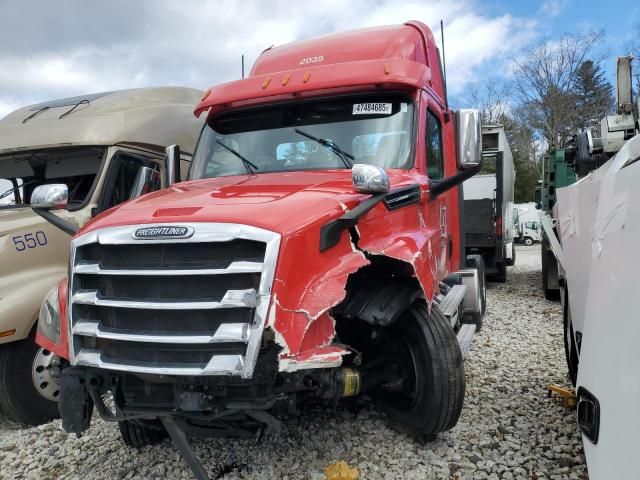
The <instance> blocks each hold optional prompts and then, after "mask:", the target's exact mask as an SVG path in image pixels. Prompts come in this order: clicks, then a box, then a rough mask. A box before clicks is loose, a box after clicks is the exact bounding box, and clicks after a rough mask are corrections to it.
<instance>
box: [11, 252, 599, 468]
mask: <svg viewBox="0 0 640 480" xmlns="http://www.w3.org/2000/svg"><path fill="white" fill-rule="evenodd" d="M539 258H540V254H539V246H532V247H518V249H517V265H516V266H515V267H512V268H510V269H509V281H508V283H506V284H502V285H501V284H490V285H489V291H488V307H487V314H486V316H485V327H484V328H483V331H482V332H481V333H480V334H479V335H477V336H476V339H475V341H474V344H473V347H472V349H471V352H470V354H469V356H468V357H467V360H466V374H467V396H466V400H465V405H464V410H463V414H462V418H461V419H460V422H459V423H458V425H457V426H456V427H455V429H454V430H452V431H451V432H448V433H446V434H443V435H441V436H439V438H438V439H437V440H436V441H434V442H432V443H429V444H427V445H424V446H423V445H418V444H416V443H414V442H413V441H411V440H409V439H408V438H407V437H405V436H403V435H401V434H398V433H396V432H394V431H391V430H389V429H388V428H386V426H385V423H384V419H383V417H382V415H381V414H380V413H379V412H377V411H376V410H375V409H373V408H371V407H370V406H368V405H366V404H364V405H363V404H349V405H344V404H341V405H339V406H338V407H334V406H332V405H328V404H327V405H325V406H324V407H323V408H309V409H308V410H307V411H305V412H303V414H302V415H301V416H299V417H296V418H292V419H290V420H289V421H288V422H287V426H286V429H285V431H284V433H282V434H280V435H276V434H273V433H269V432H267V433H266V434H265V436H264V437H263V439H262V441H261V443H259V444H256V443H255V442H248V441H228V440H207V441H198V442H194V448H195V450H196V453H197V454H198V455H199V456H200V458H201V459H202V461H203V463H204V464H205V465H206V467H207V469H208V471H209V474H210V475H211V476H212V478H225V479H238V478H260V479H262V478H282V479H306V480H312V479H313V480H320V479H323V478H324V475H323V474H322V472H323V470H324V467H325V466H327V465H329V464H330V463H332V462H335V461H339V460H345V461H346V462H347V463H349V465H350V466H354V467H357V468H358V469H359V471H360V478H361V479H400V478H402V479H424V478H434V479H450V478H453V479H500V478H502V479H511V478H526V479H543V478H548V479H561V478H570V479H586V478H588V477H587V473H586V467H585V464H584V456H583V452H582V445H581V441H580V435H579V432H578V429H577V427H576V423H575V420H574V415H573V412H572V411H569V410H566V409H565V408H563V407H562V406H560V405H558V404H557V403H555V402H553V401H552V400H550V399H548V398H547V395H546V386H547V384H549V383H559V384H562V385H567V378H566V375H565V370H566V369H565V364H564V353H563V347H562V327H561V316H560V308H559V305H558V304H554V303H551V302H548V301H546V300H545V299H544V298H543V297H542V294H541V291H540V262H539ZM234 465H237V467H235V468H234ZM221 469H224V472H223V473H222V474H221V473H220V472H221ZM0 478H2V479H5V478H6V479H9V478H43V479H55V478H60V479H62V478H64V479H75V478H95V479H125V478H126V479H129V478H191V475H190V472H189V470H188V468H187V467H186V465H185V464H184V462H183V461H182V460H181V459H180V457H179V456H178V454H177V453H176V451H175V450H174V448H173V447H172V446H171V444H170V443H169V441H165V442H164V443H162V444H161V445H160V446H158V447H156V448H146V449H143V450H140V451H134V450H130V449H128V448H127V447H125V446H124V445H123V444H122V443H121V441H120V435H119V432H118V429H117V426H114V425H112V424H107V423H104V422H102V421H101V420H100V419H97V418H96V419H94V424H93V426H92V428H91V429H90V430H89V432H88V433H87V434H85V435H84V436H83V437H82V438H80V439H77V438H75V436H68V435H66V434H65V433H64V432H63V431H62V430H61V426H60V422H59V421H54V422H51V423H49V424H47V425H43V426H41V427H37V428H29V429H26V428H20V426H19V425H16V424H13V423H11V422H9V421H7V420H6V419H5V418H3V417H2V416H0Z"/></svg>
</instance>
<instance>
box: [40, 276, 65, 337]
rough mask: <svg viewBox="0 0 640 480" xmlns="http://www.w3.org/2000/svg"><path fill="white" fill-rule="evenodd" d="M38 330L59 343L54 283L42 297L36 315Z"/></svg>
mask: <svg viewBox="0 0 640 480" xmlns="http://www.w3.org/2000/svg"><path fill="white" fill-rule="evenodd" d="M38 332H40V333H41V334H42V335H44V336H45V337H47V338H48V339H50V340H52V341H53V342H54V343H60V312H59V310H58V286H57V285H56V286H55V287H53V288H52V289H51V290H49V293H47V295H46V296H45V297H44V301H43V302H42V306H41V307H40V315H39V316H38Z"/></svg>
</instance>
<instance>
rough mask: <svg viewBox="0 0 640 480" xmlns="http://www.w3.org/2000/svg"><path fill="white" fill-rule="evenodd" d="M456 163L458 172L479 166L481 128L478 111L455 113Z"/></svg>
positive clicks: (480, 157)
mask: <svg viewBox="0 0 640 480" xmlns="http://www.w3.org/2000/svg"><path fill="white" fill-rule="evenodd" d="M456 125H457V132H456V133H457V139H456V140H457V142H456V143H457V154H458V155H457V162H458V169H459V170H466V169H468V168H472V167H475V166H477V165H479V164H480V162H481V160H482V126H481V123H480V111H479V110H473V109H462V110H458V111H457V112H456Z"/></svg>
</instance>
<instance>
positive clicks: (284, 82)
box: [282, 73, 291, 87]
mask: <svg viewBox="0 0 640 480" xmlns="http://www.w3.org/2000/svg"><path fill="white" fill-rule="evenodd" d="M290 78H291V75H289V74H288V73H287V74H286V75H285V76H284V77H282V86H283V87H284V86H285V85H286V84H287V83H289V79H290Z"/></svg>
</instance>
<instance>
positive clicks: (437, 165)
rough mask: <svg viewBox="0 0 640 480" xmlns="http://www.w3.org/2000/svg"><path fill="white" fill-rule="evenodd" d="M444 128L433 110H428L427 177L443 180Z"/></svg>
mask: <svg viewBox="0 0 640 480" xmlns="http://www.w3.org/2000/svg"><path fill="white" fill-rule="evenodd" d="M442 157H443V153H442V127H441V126H440V120H439V119H438V117H436V116H435V115H434V114H433V112H431V110H427V175H429V178H433V179H437V178H442V174H443V168H442Z"/></svg>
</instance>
